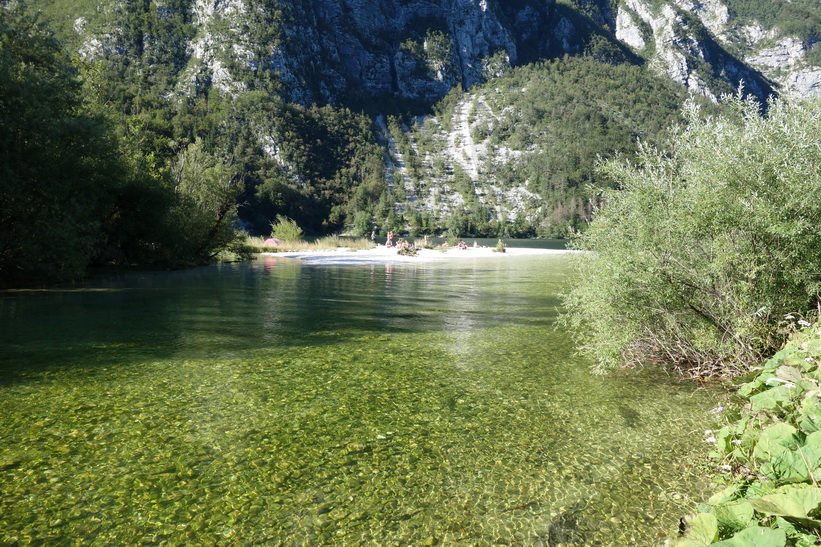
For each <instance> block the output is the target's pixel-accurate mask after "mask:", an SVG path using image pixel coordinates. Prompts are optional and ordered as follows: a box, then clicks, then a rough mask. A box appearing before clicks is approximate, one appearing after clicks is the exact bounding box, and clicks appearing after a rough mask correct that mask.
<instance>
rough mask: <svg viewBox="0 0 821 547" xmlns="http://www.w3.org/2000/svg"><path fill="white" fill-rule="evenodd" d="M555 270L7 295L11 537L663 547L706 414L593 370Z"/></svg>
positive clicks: (649, 387)
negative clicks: (577, 347)
mask: <svg viewBox="0 0 821 547" xmlns="http://www.w3.org/2000/svg"><path fill="white" fill-rule="evenodd" d="M568 273H569V269H568V265H567V259H566V258H564V257H561V256H548V257H538V258H525V257H522V258H513V257H499V258H492V259H484V260H476V261H471V260H464V261H458V262H437V263H410V264H407V263H400V264H393V265H391V264H387V265H386V264H371V265H357V266H312V265H305V264H301V263H299V262H297V261H294V260H289V259H282V258H275V257H269V258H265V259H260V260H258V261H257V262H254V263H252V264H241V265H223V266H214V267H209V268H203V269H197V270H190V271H181V272H171V273H152V274H143V275H130V276H126V277H122V278H115V279H107V280H104V281H99V282H96V283H94V284H88V285H83V286H77V287H73V288H69V289H53V290H48V291H27V292H13V293H6V294H4V295H3V296H2V297H0V325H2V331H1V332H0V345H1V346H2V352H0V378H1V380H0V416H2V421H0V542H2V543H14V542H16V541H19V542H21V543H26V542H38V543H40V542H45V543H62V544H70V543H77V544H88V543H92V544H93V543H97V544H136V543H141V542H142V543H151V544H154V543H162V542H167V543H169V544H186V543H188V544H249V543H252V544H284V545H320V544H345V545H361V544H370V545H393V544H412V545H420V544H421V545H424V544H440V543H442V544H445V543H456V544H465V545H468V544H475V545H500V544H517V545H559V544H564V545H590V544H599V545H610V544H612V545H654V544H658V543H660V542H662V541H663V537H664V535H665V534H667V533H670V532H671V531H673V530H674V529H675V527H676V523H677V520H678V517H679V516H680V515H682V514H684V513H686V512H687V511H688V510H690V509H691V506H692V504H693V503H694V502H693V500H695V499H698V498H699V497H700V496H701V495H702V494H703V489H704V487H705V486H706V484H705V482H704V480H703V479H700V478H699V477H698V475H699V472H698V471H697V470H695V469H693V468H692V466H691V464H690V463H689V462H690V461H693V459H694V458H696V457H697V456H699V455H700V454H701V453H702V450H703V447H702V445H703V442H702V441H701V439H702V434H703V431H702V430H701V429H702V426H701V425H700V423H701V422H702V421H703V420H705V417H706V416H708V414H707V413H708V412H709V410H710V409H711V408H712V407H714V406H715V405H716V404H717V400H718V397H720V394H719V393H717V392H711V391H709V390H705V389H696V388H695V387H694V386H693V385H691V384H677V383H675V382H673V381H670V380H669V379H665V378H664V377H659V376H655V377H653V376H650V375H648V374H644V375H638V376H635V375H633V376H627V375H620V374H616V375H613V376H609V377H597V376H592V375H591V374H590V373H589V370H588V366H589V364H588V363H586V362H584V361H583V360H580V358H579V357H577V356H576V355H574V352H573V347H572V344H571V343H570V341H569V340H568V337H567V334H566V333H565V332H563V331H562V330H561V328H559V327H557V325H556V324H555V322H554V321H555V317H556V308H557V306H558V305H559V301H558V299H557V297H556V293H557V291H558V290H559V289H560V288H561V287H562V286H563V284H564V283H565V282H566V281H567V275H568Z"/></svg>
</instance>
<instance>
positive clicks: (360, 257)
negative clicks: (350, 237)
mask: <svg viewBox="0 0 821 547" xmlns="http://www.w3.org/2000/svg"><path fill="white" fill-rule="evenodd" d="M494 249H495V248H493V247H468V248H467V249H459V248H458V247H446V248H436V249H418V250H417V252H416V255H415V256H405V255H400V254H398V249H397V248H396V247H392V248H388V247H385V246H384V245H378V246H376V247H374V248H373V249H365V250H351V249H348V248H346V247H340V248H338V249H336V250H333V251H282V252H264V253H259V256H264V257H269V256H272V257H279V258H294V259H297V260H302V261H303V262H310V263H312V264H375V263H386V262H436V261H442V260H464V259H472V258H483V259H485V258H510V257H521V256H544V255H559V254H568V253H575V252H578V251H572V250H567V249H537V248H526V247H508V248H507V250H506V251H505V252H504V253H499V252H496V251H495V250H494Z"/></svg>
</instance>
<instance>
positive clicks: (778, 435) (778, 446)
mask: <svg viewBox="0 0 821 547" xmlns="http://www.w3.org/2000/svg"><path fill="white" fill-rule="evenodd" d="M796 433H798V430H797V429H796V428H794V427H793V426H791V425H790V424H787V423H784V422H779V423H777V424H774V425H771V426H770V427H768V428H767V429H765V430H764V431H762V432H761V436H760V437H759V438H758V442H757V443H756V445H755V453H754V455H755V457H756V458H760V459H761V460H762V461H764V460H767V459H769V458H770V455H771V454H772V453H773V452H775V453H780V452H782V451H784V450H794V449H795V448H797V447H798V438H797V437H796Z"/></svg>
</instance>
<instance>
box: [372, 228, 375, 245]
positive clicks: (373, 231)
mask: <svg viewBox="0 0 821 547" xmlns="http://www.w3.org/2000/svg"><path fill="white" fill-rule="evenodd" d="M371 243H373V244H374V245H376V230H371Z"/></svg>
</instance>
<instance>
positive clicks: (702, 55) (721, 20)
mask: <svg viewBox="0 0 821 547" xmlns="http://www.w3.org/2000/svg"><path fill="white" fill-rule="evenodd" d="M615 32H616V36H617V38H618V39H619V40H621V41H623V42H624V43H626V44H628V45H629V46H630V47H632V48H633V49H635V50H636V51H638V52H639V53H643V54H645V55H648V56H649V57H650V59H651V63H652V65H653V66H654V67H655V68H656V70H657V71H659V72H660V73H663V74H667V75H668V76H669V77H670V78H672V79H673V80H674V81H676V82H678V83H680V84H682V85H684V86H686V87H687V88H688V89H690V90H691V91H692V92H694V93H698V94H700V95H704V96H706V97H709V98H711V99H714V100H715V99H716V98H717V96H719V95H720V94H722V93H727V92H730V91H732V89H734V88H737V87H738V86H739V85H740V84H741V83H742V82H743V85H744V87H745V89H746V90H747V91H748V92H752V93H753V94H755V95H757V96H759V97H761V98H765V97H766V96H767V95H769V94H770V93H772V91H773V90H774V89H775V90H776V91H777V92H779V93H781V94H787V95H791V96H798V97H806V96H810V95H814V94H817V93H821V67H813V66H810V65H808V63H807V62H806V56H807V52H808V51H809V49H810V48H811V47H812V46H813V45H814V44H805V43H802V42H801V40H798V39H797V38H795V37H789V36H787V37H781V39H779V40H777V42H776V44H775V45H772V43H773V41H774V40H775V39H776V38H777V29H773V30H769V31H768V30H765V29H762V28H761V27H760V26H758V25H753V26H750V25H747V26H743V25H739V24H737V23H736V22H735V21H734V20H733V19H732V17H731V16H730V12H729V10H728V8H727V6H726V5H725V4H724V3H723V2H722V0H671V1H669V2H667V3H665V4H660V5H659V4H658V3H656V2H652V1H651V0H623V2H621V3H620V5H619V9H618V12H617V15H616V28H615ZM651 46H652V47H651Z"/></svg>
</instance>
